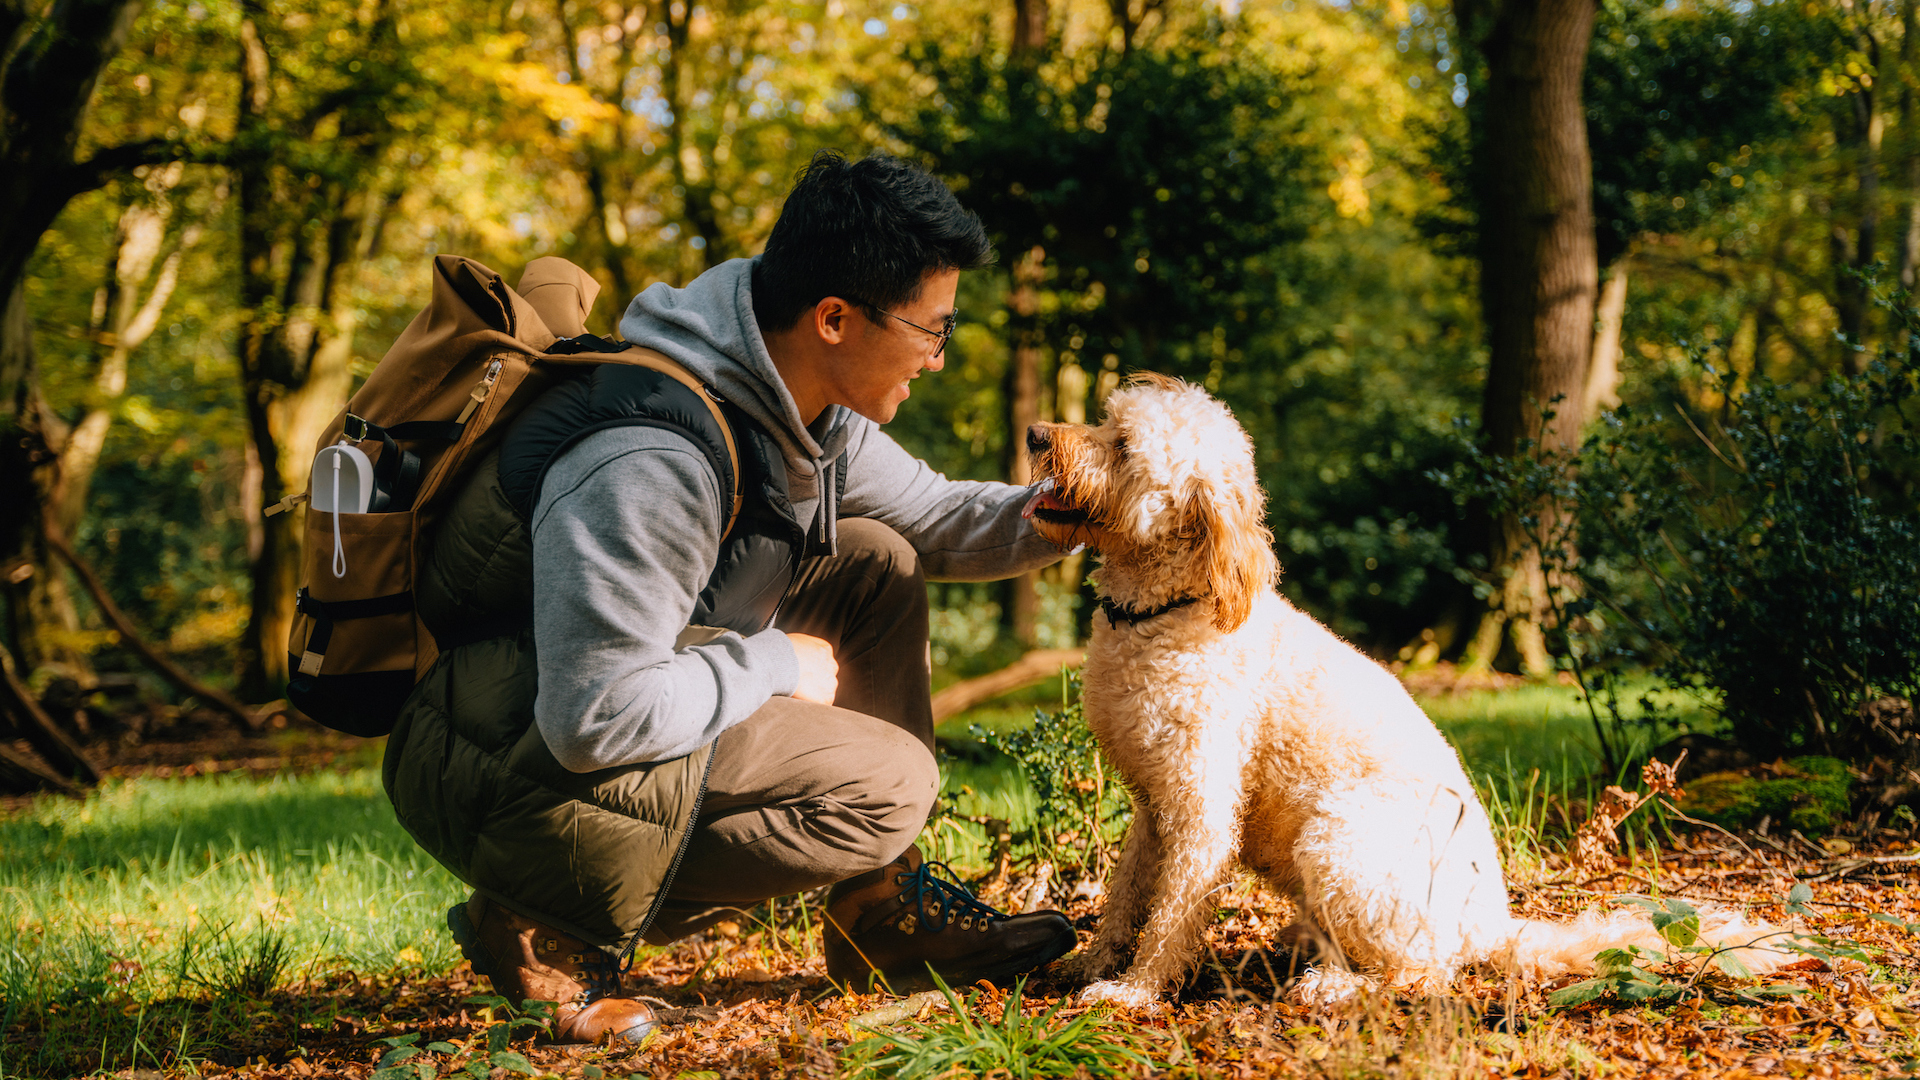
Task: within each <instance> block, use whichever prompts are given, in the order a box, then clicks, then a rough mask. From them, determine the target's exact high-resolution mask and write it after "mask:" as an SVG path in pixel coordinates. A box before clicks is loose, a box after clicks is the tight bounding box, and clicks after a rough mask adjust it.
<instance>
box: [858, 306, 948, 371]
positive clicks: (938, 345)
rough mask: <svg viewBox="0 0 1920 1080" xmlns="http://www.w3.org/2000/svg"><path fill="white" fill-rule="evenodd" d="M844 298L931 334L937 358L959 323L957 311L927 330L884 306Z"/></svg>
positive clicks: (944, 349) (934, 353) (943, 350)
mask: <svg viewBox="0 0 1920 1080" xmlns="http://www.w3.org/2000/svg"><path fill="white" fill-rule="evenodd" d="M846 299H848V300H851V301H853V302H854V303H856V304H859V305H860V306H861V307H863V308H866V309H867V310H869V311H877V312H879V313H880V314H882V315H885V316H886V317H887V318H889V319H898V320H899V321H900V322H903V323H906V324H907V325H908V326H911V327H913V328H914V329H915V330H918V331H920V332H921V333H923V334H932V335H933V337H934V339H935V341H934V346H933V355H934V357H935V358H938V357H939V355H940V354H941V353H943V352H945V351H946V349H947V339H948V338H950V337H952V336H953V328H954V327H956V326H958V325H960V313H959V312H957V311H956V312H954V313H953V314H951V315H949V316H947V318H946V321H945V322H942V323H941V324H940V329H938V330H929V329H927V328H926V327H924V326H921V325H920V324H919V323H917V322H914V321H913V320H912V319H901V318H900V316H898V315H895V314H894V313H893V312H891V311H888V310H887V309H886V308H883V307H881V306H880V305H879V304H869V303H868V302H866V301H865V300H862V299H860V298H859V297H855V296H849V297H847V298H846Z"/></svg>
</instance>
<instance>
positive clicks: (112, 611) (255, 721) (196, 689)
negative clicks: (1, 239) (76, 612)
mask: <svg viewBox="0 0 1920 1080" xmlns="http://www.w3.org/2000/svg"><path fill="white" fill-rule="evenodd" d="M43 531H44V532H45V534H46V537H47V545H48V546H49V547H51V548H53V550H54V552H55V553H57V554H58V555H59V556H60V557H61V558H62V559H65V560H66V561H67V565H68V566H71V567H72V568H73V572H74V573H75V574H77V575H79V578H80V583H81V584H83V585H85V586H86V588H87V594H88V595H90V596H92V597H93V602H94V603H95V604H96V605H98V606H99V608H100V613H101V614H102V615H104V616H105V617H106V619H107V621H108V622H109V623H112V624H113V629H114V630H115V632H117V633H118V634H119V635H120V644H122V645H125V646H126V647H127V648H128V649H131V650H132V651H133V652H134V653H135V654H136V655H137V656H139V657H140V659H141V660H143V661H145V662H146V665H147V666H148V667H149V668H152V669H153V671H154V673H155V674H157V675H159V676H160V677H161V678H162V679H165V680H166V681H167V683H168V684H169V685H171V686H172V687H173V688H174V689H175V690H178V691H180V692H181V693H182V694H186V695H188V696H189V697H197V698H199V699H200V700H202V701H205V702H207V703H208V704H210V705H212V706H213V707H214V708H216V709H218V710H220V711H221V712H223V713H226V714H227V715H228V716H230V717H232V718H233V719H234V721H235V722H237V723H238V724H239V725H240V727H241V729H242V730H243V731H259V730H260V728H261V727H262V726H263V724H264V723H265V721H266V719H267V717H269V716H272V715H273V714H274V713H276V712H280V711H283V710H284V709H285V708H286V703H285V702H274V703H272V704H270V705H266V706H263V707H261V708H259V709H251V708H248V707H247V706H246V705H243V704H241V703H240V700H239V699H238V698H236V697H234V696H233V695H232V694H229V693H227V692H226V691H225V690H221V689H218V688H216V687H212V686H208V685H206V684H205V683H203V682H201V681H199V680H198V679H195V678H194V677H193V676H192V675H190V674H188V673H187V670H186V669H185V668H182V667H181V666H180V665H178V664H176V663H174V662H173V661H172V660H171V659H169V658H168V657H167V655H166V654H165V653H163V652H161V651H160V650H159V649H158V648H156V647H155V646H152V645H149V644H147V642H146V640H145V639H144V638H142V637H141V636H140V634H139V632H138V631H136V630H135V629H134V628H133V623H132V621H131V620H129V619H128V618H127V616H126V613H125V612H123V611H121V610H120V605H118V604H116V603H114V602H113V597H112V596H110V595H108V594H107V586H106V584H105V583H104V582H102V581H101V580H100V575H99V574H98V573H96V572H95V571H94V569H93V567H92V566H91V565H90V564H88V563H87V561H86V560H85V559H82V558H81V557H80V553H79V552H77V551H75V550H73V545H71V544H69V543H67V539H66V537H64V536H61V535H60V532H59V530H58V529H56V528H54V526H53V523H52V522H50V521H49V522H47V523H46V524H45V525H44V527H43Z"/></svg>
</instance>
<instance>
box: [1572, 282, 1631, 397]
mask: <svg viewBox="0 0 1920 1080" xmlns="http://www.w3.org/2000/svg"><path fill="white" fill-rule="evenodd" d="M1630 266H1631V264H1630V263H1629V262H1628V256H1625V255H1622V256H1620V258H1619V259H1617V260H1615V261H1614V264H1613V267H1612V268H1611V269H1609V270H1608V271H1607V283H1606V284H1605V285H1604V286H1602V287H1601V289H1600V308H1599V311H1598V313H1597V314H1596V315H1595V317H1594V331H1593V362H1592V363H1591V364H1590V365H1589V366H1588V368H1587V392H1586V394H1585V399H1586V406H1585V408H1584V409H1583V410H1582V411H1583V412H1584V414H1585V415H1587V416H1593V415H1594V414H1596V413H1598V412H1599V411H1600V410H1602V409H1614V408H1618V407H1619V406H1620V327H1621V324H1622V323H1624V322H1625V321H1626V318H1627V278H1628V272H1629V268H1630Z"/></svg>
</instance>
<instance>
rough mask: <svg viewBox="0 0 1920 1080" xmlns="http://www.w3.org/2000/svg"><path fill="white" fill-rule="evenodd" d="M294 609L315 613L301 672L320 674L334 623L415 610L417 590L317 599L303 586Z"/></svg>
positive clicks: (304, 673)
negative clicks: (357, 597)
mask: <svg viewBox="0 0 1920 1080" xmlns="http://www.w3.org/2000/svg"><path fill="white" fill-rule="evenodd" d="M294 609H295V610H296V611H298V612H300V614H302V615H311V616H313V630H312V631H311V632H310V633H308V634H307V649H306V652H304V653H302V654H301V655H300V668H299V670H300V674H302V675H318V674H320V662H321V661H322V660H324V659H326V655H327V645H328V644H329V643H331V642H332V641H333V624H334V623H335V622H336V621H339V620H342V619H371V618H373V617H374V616H376V615H399V614H402V613H403V612H408V611H412V610H413V593H411V592H397V593H392V594H390V595H387V596H375V597H373V598H371V599H367V600H315V599H314V598H313V597H312V596H311V595H309V594H308V593H307V590H305V589H301V590H300V592H299V594H298V596H297V598H296V599H295V600H294Z"/></svg>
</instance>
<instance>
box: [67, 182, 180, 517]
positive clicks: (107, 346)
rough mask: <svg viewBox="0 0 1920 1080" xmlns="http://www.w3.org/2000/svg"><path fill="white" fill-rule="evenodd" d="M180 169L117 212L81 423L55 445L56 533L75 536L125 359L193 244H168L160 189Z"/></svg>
mask: <svg viewBox="0 0 1920 1080" xmlns="http://www.w3.org/2000/svg"><path fill="white" fill-rule="evenodd" d="M183 168H184V167H183V166H181V165H179V164H178V163H175V164H174V165H173V166H171V167H168V168H166V169H164V170H156V174H157V177H156V179H157V183H156V182H155V181H150V182H149V184H148V188H149V189H150V190H154V191H155V194H156V195H158V196H159V198H158V199H156V201H155V202H153V203H151V204H149V203H142V202H136V203H134V204H133V205H130V206H128V207H126V208H125V209H123V210H122V211H121V213H120V220H119V223H118V225H117V226H116V227H115V229H114V244H113V247H112V248H111V249H109V253H108V255H107V267H106V274H105V276H104V280H103V281H102V283H101V286H100V293H99V295H98V297H97V298H96V301H95V304H94V317H93V320H92V325H91V326H90V327H89V328H88V329H89V330H90V331H91V336H92V339H93V344H94V376H93V386H92V387H91V388H90V389H89V392H88V394H87V399H86V403H85V407H84V412H83V413H82V415H81V417H80V421H79V423H77V424H75V425H73V430H72V431H70V432H68V433H67V437H66V441H65V444H64V445H63V446H61V448H60V465H59V476H58V478H57V481H56V484H55V489H54V496H53V521H54V525H55V527H56V528H58V529H59V531H60V535H62V536H66V537H73V536H76V535H78V533H79V529H80V522H81V519H82V518H83V517H85V515H86V507H87V495H88V493H89V492H90V491H91V490H92V486H93V474H94V471H95V470H96V469H97V468H98V467H99V464H100V454H101V452H102V451H103V450H105V448H106V444H107V433H108V431H109V430H110V429H111V428H112V426H113V410H114V406H115V405H116V404H117V403H118V402H119V400H120V399H121V398H122V397H124V396H125V395H126V392H127V374H128V361H129V359H130V358H131V357H132V355H133V350H135V349H137V348H139V347H140V346H141V345H142V344H145V342H146V340H147V339H148V338H149V337H151V336H152V335H153V331H154V329H155V328H156V327H158V326H159V324H160V315H161V313H162V312H163V311H165V310H166V306H167V302H168V301H169V300H171V299H172V298H173V290H174V286H175V285H176V284H177V283H178V281H179V272H180V259H181V256H182V253H183V249H184V248H185V247H187V246H189V245H190V244H191V243H192V237H191V235H190V236H188V237H185V238H181V239H180V240H178V241H176V242H175V243H173V244H169V243H168V242H167V241H168V238H167V225H168V219H169V218H170V217H171V216H172V215H171V211H170V207H169V206H168V203H167V201H166V199H165V195H164V192H165V190H166V189H167V188H171V187H172V186H173V185H174V184H175V183H178V181H179V178H180V175H181V173H182V171H183ZM156 189H157V190H156Z"/></svg>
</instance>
